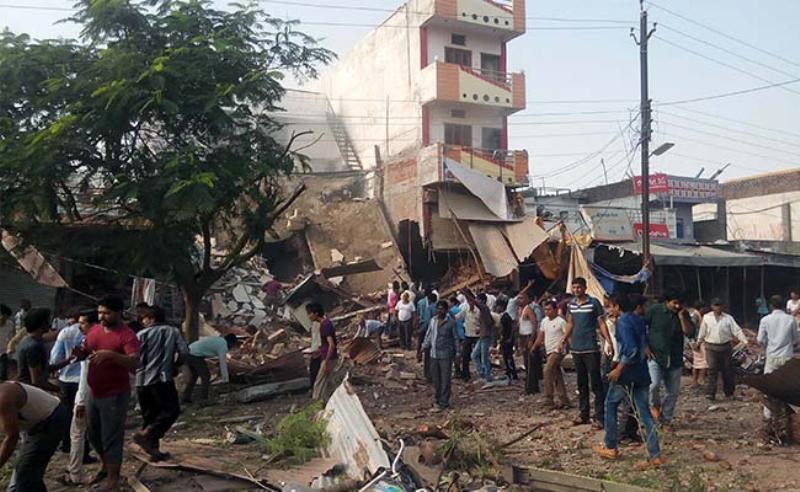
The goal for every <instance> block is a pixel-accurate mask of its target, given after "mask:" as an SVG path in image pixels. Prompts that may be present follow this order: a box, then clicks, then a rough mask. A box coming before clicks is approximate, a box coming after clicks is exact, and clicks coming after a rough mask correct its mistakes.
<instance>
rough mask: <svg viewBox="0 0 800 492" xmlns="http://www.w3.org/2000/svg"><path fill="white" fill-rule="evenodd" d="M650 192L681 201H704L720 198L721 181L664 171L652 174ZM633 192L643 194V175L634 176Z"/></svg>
mask: <svg viewBox="0 0 800 492" xmlns="http://www.w3.org/2000/svg"><path fill="white" fill-rule="evenodd" d="M649 182H650V194H652V195H663V196H665V197H668V198H671V199H673V200H675V201H679V202H688V203H703V202H710V201H715V200H717V199H719V197H720V186H719V182H718V181H716V180H713V179H700V178H686V177H680V176H668V175H666V174H663V173H659V174H652V175H650V179H649ZM633 192H634V194H636V195H641V194H642V177H641V176H635V177H634V178H633Z"/></svg>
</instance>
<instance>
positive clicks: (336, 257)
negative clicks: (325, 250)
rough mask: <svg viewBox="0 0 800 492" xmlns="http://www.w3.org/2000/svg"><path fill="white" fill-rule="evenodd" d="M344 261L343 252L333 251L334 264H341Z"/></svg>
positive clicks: (332, 259)
mask: <svg viewBox="0 0 800 492" xmlns="http://www.w3.org/2000/svg"><path fill="white" fill-rule="evenodd" d="M343 261H344V255H343V254H342V252H341V251H339V250H338V249H336V248H334V249H332V250H331V262H333V263H341V262H343Z"/></svg>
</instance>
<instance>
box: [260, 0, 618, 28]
mask: <svg viewBox="0 0 800 492" xmlns="http://www.w3.org/2000/svg"><path fill="white" fill-rule="evenodd" d="M257 1H258V2H259V3H272V4H277V5H291V6H295V7H314V8H322V9H333V10H355V11H363V12H385V13H395V12H400V11H403V12H407V13H409V14H418V15H432V13H431V12H423V11H414V10H408V11H405V10H403V7H404V6H400V7H398V8H396V9H391V8H383V7H367V6H363V5H341V4H324V3H312V2H293V1H287V0H257ZM436 15H437V17H449V18H458V17H457V16H455V17H454V16H443V15H441V14H436ZM492 17H497V18H499V19H513V18H514V16H513V15H493V16H492ZM525 20H532V21H547V22H606V23H609V24H633V23H634V22H633V21H626V20H620V19H578V18H568V17H538V16H531V17H525Z"/></svg>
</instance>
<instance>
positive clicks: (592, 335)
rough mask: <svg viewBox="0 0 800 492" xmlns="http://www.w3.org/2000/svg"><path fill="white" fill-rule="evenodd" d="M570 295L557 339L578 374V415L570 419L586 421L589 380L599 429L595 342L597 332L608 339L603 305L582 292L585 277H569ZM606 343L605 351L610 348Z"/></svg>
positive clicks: (600, 411)
mask: <svg viewBox="0 0 800 492" xmlns="http://www.w3.org/2000/svg"><path fill="white" fill-rule="evenodd" d="M572 294H573V295H574V296H575V297H573V298H572V300H570V301H569V303H568V304H567V330H566V333H565V334H564V338H563V339H562V340H561V347H562V349H564V348H566V347H567V345H569V349H570V352H572V360H573V361H575V372H576V373H577V376H578V402H579V409H580V414H579V415H578V418H577V419H575V420H574V421H573V424H575V425H582V424H588V423H589V381H590V380H591V383H592V393H594V422H593V423H592V427H594V428H595V429H602V428H603V421H604V420H605V416H604V412H605V410H604V406H603V402H604V401H605V394H604V392H603V380H602V379H601V377H600V349H599V347H598V343H597V331H598V330H599V331H600V335H601V336H602V337H603V338H604V339H605V340H610V338H609V336H608V327H607V326H606V324H605V321H604V316H605V313H604V311H603V305H602V304H600V301H598V300H597V299H595V298H594V297H591V296H589V295H587V294H586V279H584V278H583V277H576V278H574V279H573V280H572ZM611 345H612V344H611V343H608V347H609V350H610V351H611V352H612V353H611V354H609V357H612V356H613V355H614V354H613V348H611Z"/></svg>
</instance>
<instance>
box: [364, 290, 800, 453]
mask: <svg viewBox="0 0 800 492" xmlns="http://www.w3.org/2000/svg"><path fill="white" fill-rule="evenodd" d="M532 286H533V284H532V283H528V285H526V286H525V287H524V288H523V289H522V290H520V291H518V292H513V291H510V292H499V291H497V290H492V289H486V290H483V291H481V292H477V293H476V292H473V291H472V290H470V289H462V290H460V291H459V292H457V293H456V294H455V295H453V296H452V297H449V298H444V296H440V295H439V293H438V292H437V291H436V290H435V289H433V288H422V287H421V286H419V285H416V286H410V285H409V284H407V283H404V282H394V284H393V285H392V287H391V289H390V290H389V293H388V296H387V311H386V312H385V313H383V314H382V315H381V316H379V317H378V318H377V319H367V318H366V317H365V318H363V319H362V320H361V323H360V326H361V330H360V336H367V337H376V338H377V340H378V343H379V345H383V344H385V343H386V341H385V340H384V338H386V337H388V338H393V337H396V338H398V339H399V345H400V347H401V348H402V349H406V350H412V349H414V348H415V349H416V354H417V358H418V360H419V361H420V362H421V363H422V365H423V371H424V374H425V377H426V378H427V379H428V381H430V383H431V384H432V385H433V387H434V393H435V397H434V403H433V407H432V409H431V411H432V412H441V411H443V410H445V409H448V408H449V407H450V405H451V396H452V380H453V378H454V377H455V378H460V379H462V380H464V381H470V379H472V378H473V377H477V380H478V381H480V384H482V385H486V386H488V385H493V384H498V383H499V382H500V383H502V384H514V383H515V382H516V381H518V379H520V377H522V373H523V372H524V391H525V392H526V393H528V394H534V393H539V392H540V390H543V396H544V399H543V402H542V407H543V408H548V409H549V408H559V409H564V408H572V407H573V403H572V402H571V401H570V398H569V393H568V391H567V389H566V386H565V384H564V371H563V368H562V363H563V361H564V359H565V357H567V354H569V356H570V357H571V358H572V364H573V366H574V369H575V372H576V379H577V394H578V398H577V415H576V417H575V419H574V421H573V424H574V425H591V427H592V428H593V429H596V430H601V429H604V430H605V436H606V437H605V440H604V442H603V443H602V444H599V445H597V446H595V448H594V449H595V451H596V453H597V454H598V455H599V456H600V457H602V458H606V459H615V458H616V457H617V456H618V454H619V453H618V451H617V446H618V442H619V441H620V440H621V439H622V440H631V441H637V442H644V443H645V444H646V446H647V450H648V454H649V460H648V461H646V462H645V463H643V464H642V466H644V467H649V466H660V465H661V464H662V463H663V462H664V460H663V458H662V456H661V451H660V447H659V442H658V435H659V431H660V432H671V431H672V430H673V426H674V422H675V414H676V407H677V405H678V403H679V400H680V393H681V377H682V375H683V371H684V368H685V356H684V352H685V350H687V351H689V352H690V353H692V357H691V359H692V373H693V374H692V375H693V379H692V384H691V386H690V387H691V388H692V390H693V391H695V392H696V394H704V395H705V397H706V398H707V399H708V400H710V401H714V400H716V399H717V398H718V387H719V380H720V379H721V381H722V394H723V396H724V397H725V398H726V399H730V400H732V399H735V398H736V396H735V381H734V370H735V368H734V357H733V353H734V351H736V350H739V349H742V348H744V347H747V346H750V345H754V344H758V345H761V346H762V347H763V348H764V349H765V351H766V360H767V363H766V369H765V372H766V373H769V372H772V371H774V370H775V369H777V368H778V367H780V366H781V365H782V364H784V363H785V362H786V361H787V360H789V359H791V358H792V357H793V356H794V353H795V345H796V344H797V342H798V322H797V317H798V316H800V295H798V294H797V293H795V292H792V293H791V295H790V299H789V300H788V302H787V303H784V301H783V299H782V298H781V297H780V296H773V297H772V298H770V299H769V300H768V302H767V305H768V307H769V309H768V310H766V311H763V312H761V319H760V327H759V330H758V335H757V337H756V338H755V339H754V340H751V339H748V338H747V336H746V335H745V333H744V331H743V330H742V328H741V327H740V326H739V324H738V323H737V322H736V320H735V319H734V318H733V316H731V315H730V314H728V313H726V312H725V309H724V306H723V303H722V301H721V300H720V299H717V298H715V299H712V300H711V301H710V302H709V303H708V304H706V303H704V302H702V301H698V302H696V303H694V304H693V306H692V307H689V306H688V305H687V304H686V302H685V300H684V299H683V298H682V296H681V294H680V293H678V292H675V291H667V292H665V293H664V295H663V296H661V298H660V299H659V300H658V301H657V302H655V301H649V300H648V299H647V298H645V297H644V296H642V295H638V294H616V295H613V296H606V297H604V298H603V299H596V298H594V297H592V296H590V295H588V294H587V282H586V280H585V279H583V278H575V279H573V280H572V283H571V286H570V288H571V295H562V296H556V295H553V294H552V293H550V292H544V293H543V294H542V295H540V296H535V295H533V294H532V291H533V289H532ZM414 337H416V344H414V340H413V338H414ZM493 356H496V357H497V362H498V364H497V365H498V366H499V367H500V370H501V371H503V372H504V378H502V380H501V381H498V380H496V377H497V375H496V374H495V370H494V368H493ZM500 361H502V362H500ZM518 362H521V364H520V363H518ZM471 365H472V366H473V367H474V373H473V372H472V371H471V370H470V369H471V367H470V366H471ZM540 381H542V382H543V385H542V386H540ZM790 413H791V411H790V409H789V408H788V406H787V405H786V404H785V403H783V402H781V401H780V400H777V399H774V398H765V409H764V416H765V419H764V421H765V425H764V428H763V439H764V440H765V441H770V442H777V443H782V444H785V443H788V442H790V436H791V432H790V431H791V429H790V423H789V414H790ZM619 416H622V417H623V418H624V425H622V426H618V422H617V420H618V417H619Z"/></svg>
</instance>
